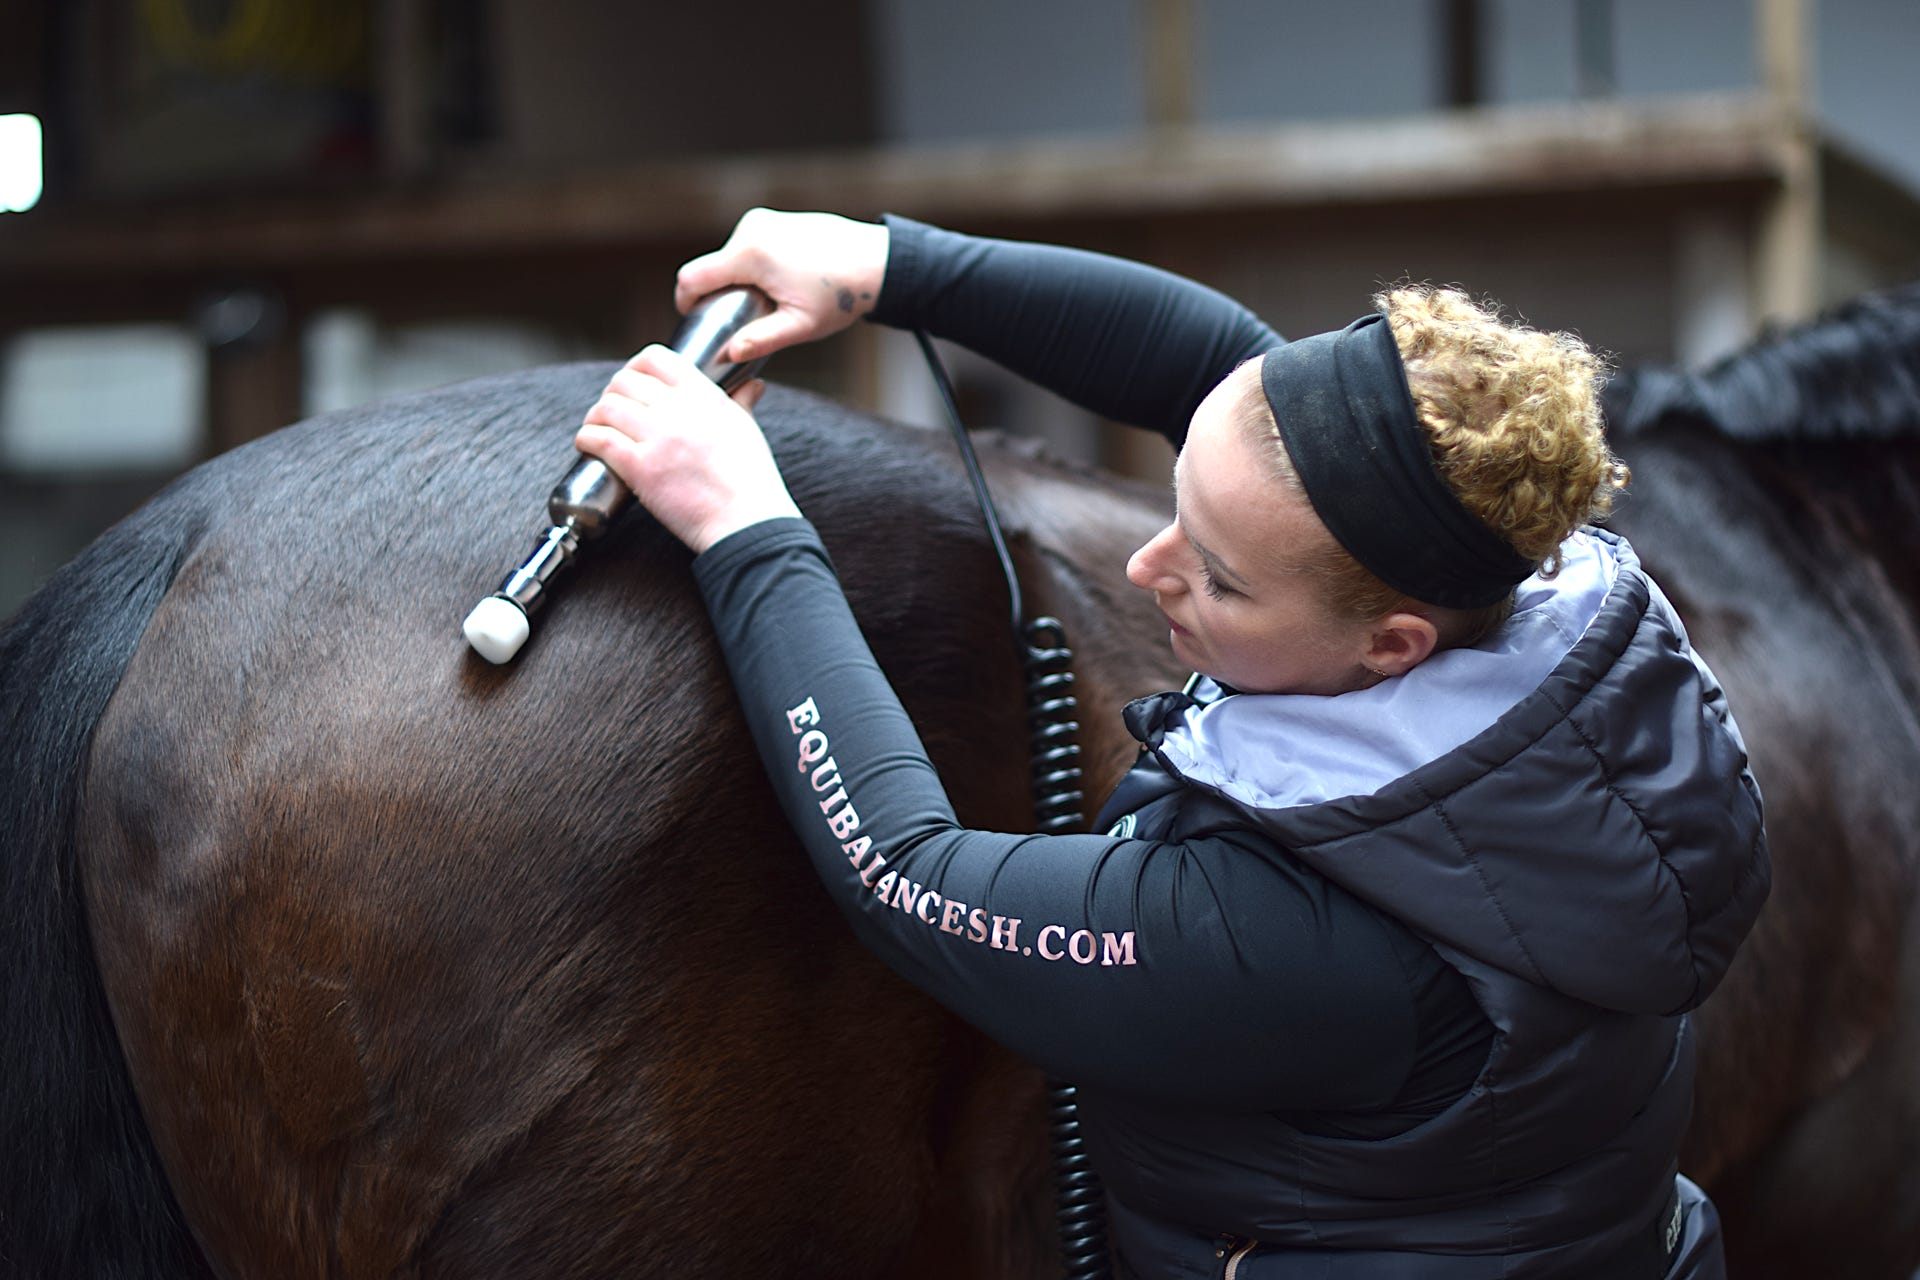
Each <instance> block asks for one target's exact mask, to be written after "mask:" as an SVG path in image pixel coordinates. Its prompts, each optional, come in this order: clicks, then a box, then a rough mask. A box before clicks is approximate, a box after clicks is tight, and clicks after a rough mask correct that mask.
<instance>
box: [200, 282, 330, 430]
mask: <svg viewBox="0 0 1920 1280" xmlns="http://www.w3.org/2000/svg"><path fill="white" fill-rule="evenodd" d="M200 328H201V330H202V333H203V335H204V338H205V340H206V344H207V346H206V349H207V419H206V432H207V435H206V452H207V455H208V456H209V457H211V456H213V455H214V454H218V453H225V452H226V451H227V450H228V449H231V448H233V447H234V446H235V445H241V444H245V443H246V442H247V441H249V440H252V439H255V438H256V437H259V436H263V435H265V434H267V433H268V432H269V431H277V430H279V429H280V428H281V427H284V426H286V425H287V424H288V423H290V422H293V421H295V420H297V419H298V418H299V417H300V410H301V382H302V378H303V375H304V373H305V369H304V365H303V362H302V359H301V351H300V329H299V326H298V325H297V324H295V323H293V322H292V319H291V317H289V316H288V315H287V313H286V310H285V305H284V303H283V302H282V300H281V299H280V297H279V295H278V294H276V293H272V292H269V291H267V290H265V289H254V290H245V291H235V292H234V293H231V294H228V295H226V296H225V297H223V298H221V299H217V300H215V301H214V302H212V303H209V304H207V305H206V306H204V307H203V309H202V316H201V324H200Z"/></svg>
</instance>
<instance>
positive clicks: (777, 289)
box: [673, 209, 887, 363]
mask: <svg viewBox="0 0 1920 1280" xmlns="http://www.w3.org/2000/svg"><path fill="white" fill-rule="evenodd" d="M886 273H887V228H886V227H885V226H884V225H882V224H879V223H873V222H855V221H853V220H852V219H851V218H842V217H840V216H838V215H837V214H831V213H782V212H779V211H778V210H774V209H749V210H748V211H747V212H746V214H745V215H744V216H743V217H742V218H741V219H740V221H739V222H738V223H737V224H735V226H734V228H733V234H732V235H731V236H729V237H727V242H726V243H725V244H724V245H721V246H720V247H719V248H718V249H716V250H714V251H713V252H712V253H709V254H705V255H703V256H701V257H698V258H695V259H693V260H692V261H691V262H689V263H687V264H686V265H685V266H683V267H681V268H680V276H679V280H678V282H677V283H676V285H675V287H674V291H673V304H674V306H676V307H678V308H679V309H680V311H681V312H682V314H684V313H685V312H686V311H687V309H688V308H690V307H692V306H693V304H694V303H696V302H698V301H699V300H700V299H702V298H704V297H706V296H707V295H708V294H710V293H713V292H715V291H716V290H719V289H724V288H726V287H727V286H728V285H737V284H750V285H754V286H756V287H757V288H759V289H760V290H761V291H762V292H763V293H765V294H766V295H767V296H768V297H769V298H771V299H773V301H774V304H775V306H776V308H777V309H776V310H775V311H774V312H773V313H772V314H771V315H768V316H764V317H762V318H761V319H759V320H756V321H754V322H753V323H752V324H749V325H747V326H746V327H744V328H743V329H741V330H740V332H739V333H737V334H735V335H734V339H733V341H732V342H730V343H728V344H727V359H729V360H732V361H734V362H736V363H744V362H746V361H748V360H758V359H760V358H762V357H764V356H769V355H772V354H773V353H774V352H776V351H778V350H780V349H781V348H783V347H790V346H793V345H794V344H795V343H798V342H812V341H815V340H816V339H819V338H824V337H827V336H828V335H830V334H834V333H838V332H839V331H840V330H842V329H844V328H846V327H847V326H848V325H850V324H852V323H853V322H854V321H855V320H858V319H859V318H860V317H861V316H864V315H866V314H867V312H869V311H871V310H873V305H874V301H875V299H877V298H878V297H879V296H880V282H881V280H882V279H883V278H884V277H885V275H886Z"/></svg>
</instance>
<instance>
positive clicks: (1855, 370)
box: [1603, 281, 1920, 442]
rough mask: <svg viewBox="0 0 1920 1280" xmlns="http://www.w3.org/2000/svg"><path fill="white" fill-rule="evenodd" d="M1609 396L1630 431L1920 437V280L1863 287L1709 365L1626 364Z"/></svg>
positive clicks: (1617, 425)
mask: <svg viewBox="0 0 1920 1280" xmlns="http://www.w3.org/2000/svg"><path fill="white" fill-rule="evenodd" d="M1603 401H1604V404H1605V408H1606V415H1607V423H1608V429H1609V431H1610V432H1611V433H1612V434H1613V435H1614V436H1615V437H1616V438H1620V439H1628V438H1631V437H1633V436H1636V435H1640V434H1642V433H1644V432H1647V431H1649V430H1653V429H1655V428H1660V427H1669V426H1693V427H1700V428H1705V429H1707V430H1710V431H1712V432H1714V433H1716V434H1718V435H1721V436H1724V437H1727V438H1728V439H1733V440H1746V441H1789V440H1791V441H1799V442H1816V441H1866V440H1896V439H1911V438H1914V437H1917V436H1920V281H1916V282H1914V283H1911V284H1906V285H1902V286H1900V287H1898V288H1893V289H1886V290H1881V291H1878V292H1874V293H1866V294H1862V295H1860V296H1859V297H1857V298H1853V299H1851V300H1850V301H1848V302H1846V303H1843V304H1842V305H1840V306H1838V307H1835V308H1834V309H1833V310H1831V311H1828V312H1826V313H1825V314H1824V315H1822V316H1820V317H1819V318H1818V319H1815V320H1813V321H1811V322H1809V323H1807V324H1804V325H1798V326H1795V327H1793V328H1790V329H1783V330H1780V331H1777V332H1773V333H1769V334H1766V335H1764V336H1762V337H1761V338H1759V339H1757V340H1756V341H1754V342H1753V343H1751V344H1750V345H1748V346H1747V347H1745V348H1743V349H1742V350H1740V351H1737V352H1735V353H1734V354H1732V355H1730V356H1727V357H1725V358H1724V359H1722V360H1720V361H1718V362H1716V363H1715V364H1713V365H1711V366H1709V367H1708V368H1706V369H1704V370H1702V371H1701V372H1699V373H1684V372H1681V371H1678V370H1675V369H1670V368H1661V367H1650V368H1643V369H1628V370H1623V371H1622V372H1621V373H1620V374H1618V375H1617V376H1616V377H1615V378H1614V379H1613V380H1612V381H1611V382H1610V383H1608V385H1607V387H1606V390H1605V392H1604V393H1603Z"/></svg>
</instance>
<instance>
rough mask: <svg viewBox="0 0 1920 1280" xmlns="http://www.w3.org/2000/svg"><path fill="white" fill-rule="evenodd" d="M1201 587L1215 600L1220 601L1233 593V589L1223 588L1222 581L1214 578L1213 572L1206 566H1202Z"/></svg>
mask: <svg viewBox="0 0 1920 1280" xmlns="http://www.w3.org/2000/svg"><path fill="white" fill-rule="evenodd" d="M1200 585H1201V586H1202V587H1204V588H1205V589H1206V592H1207V594H1208V595H1210V596H1212V597H1213V598H1214V599H1215V600H1218V599H1220V598H1221V597H1222V596H1226V595H1231V594H1232V592H1233V588H1232V587H1227V586H1222V585H1221V584H1220V580H1219V579H1218V578H1216V577H1214V576H1213V570H1212V569H1209V568H1208V567H1207V566H1206V565H1204V564H1203V565H1201V566H1200Z"/></svg>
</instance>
